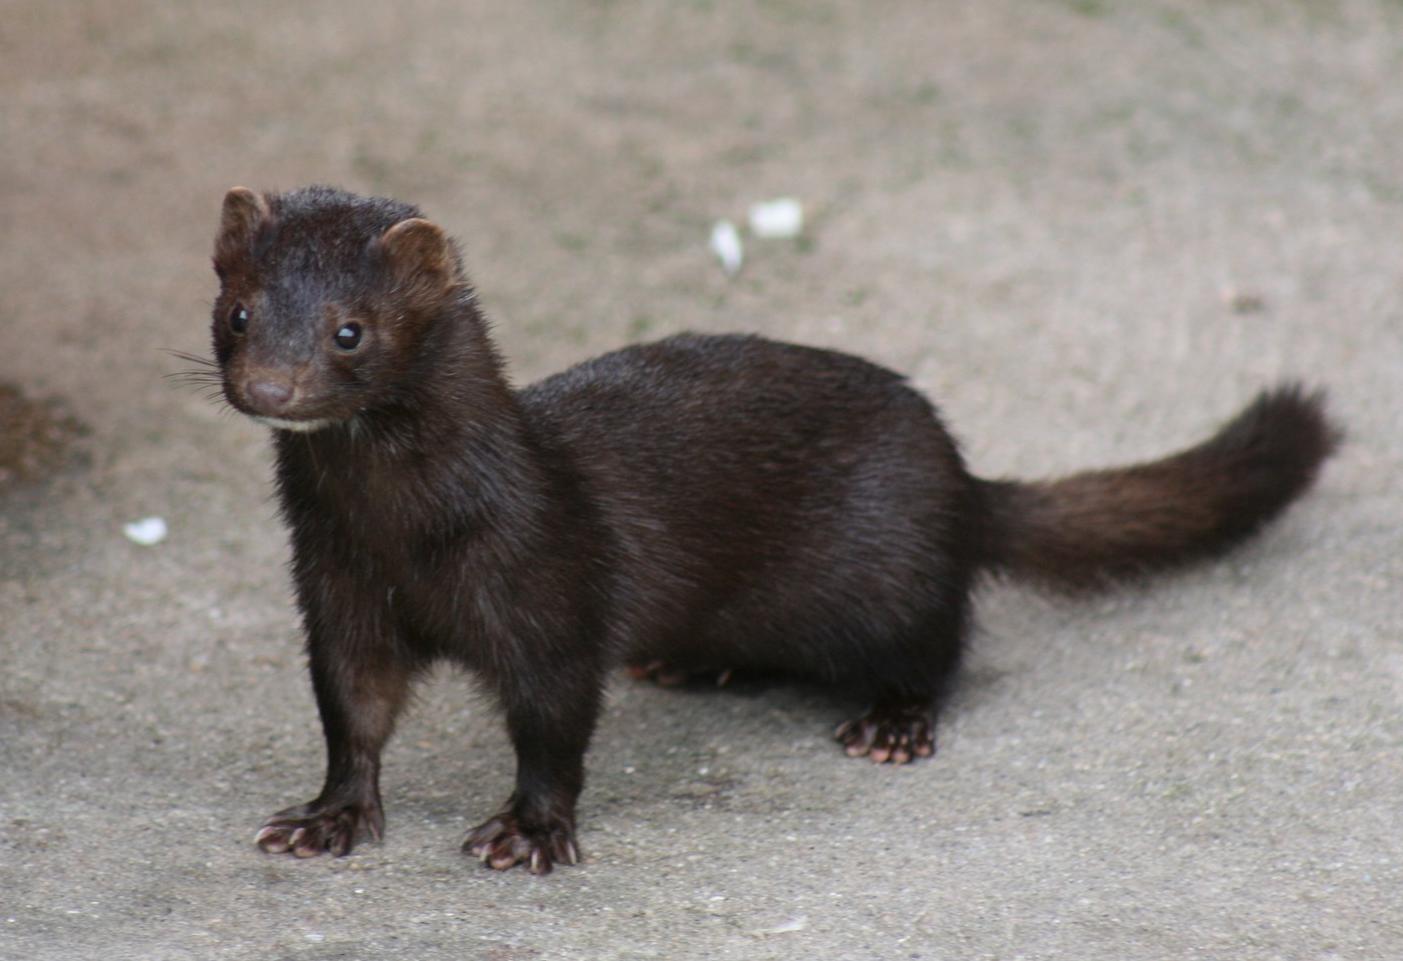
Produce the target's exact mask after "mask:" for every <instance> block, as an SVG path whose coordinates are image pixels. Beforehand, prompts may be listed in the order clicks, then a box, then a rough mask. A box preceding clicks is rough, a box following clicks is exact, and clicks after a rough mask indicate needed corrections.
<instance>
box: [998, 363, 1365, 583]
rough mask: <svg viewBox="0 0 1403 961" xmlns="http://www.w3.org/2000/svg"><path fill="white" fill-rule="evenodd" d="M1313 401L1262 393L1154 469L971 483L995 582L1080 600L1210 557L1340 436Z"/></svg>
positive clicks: (1309, 475) (1277, 508)
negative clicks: (998, 577) (1002, 579)
mask: <svg viewBox="0 0 1403 961" xmlns="http://www.w3.org/2000/svg"><path fill="white" fill-rule="evenodd" d="M1324 408H1325V402H1324V395H1323V394H1321V393H1319V392H1312V393H1307V392H1306V391H1305V390H1303V389H1302V388H1301V387H1300V386H1299V385H1295V384H1291V385H1286V386H1283V387H1278V388H1276V389H1275V390H1271V391H1267V392H1265V393H1263V394H1261V395H1260V396H1259V397H1258V398H1257V399H1256V400H1254V401H1253V402H1252V403H1251V404H1250V405H1249V406H1248V407H1247V408H1246V409H1245V410H1244V411H1242V413H1240V414H1238V415H1237V416H1236V417H1234V418H1233V419H1232V420H1231V421H1229V422H1228V423H1227V424H1225V425H1224V426H1223V427H1222V428H1221V429H1220V430H1219V431H1218V432H1217V433H1216V434H1214V435H1213V436H1212V437H1211V438H1209V439H1208V440H1206V441H1204V442H1203V443H1201V444H1199V445H1198V446H1197V447H1192V448H1190V449H1188V450H1186V451H1183V452H1182V453H1179V454H1174V455H1172V456H1170V457H1166V458H1164V459H1163V460H1157V461H1152V462H1150V463H1146V464H1137V465H1134V466H1132V467H1121V468H1112V469H1109V470H1097V471H1087V472H1085V473H1081V474H1073V475H1072V476H1070V477H1065V478H1062V479H1060V480H1053V481H1040V482H1032V483H1022V482H1018V481H981V482H980V483H981V485H982V490H983V493H984V496H985V499H986V503H987V505H988V518H989V522H990V523H989V530H988V536H987V539H986V541H985V545H984V546H985V552H984V563H985V566H986V567H987V568H988V569H989V570H992V571H994V572H997V573H1004V574H1008V575H1011V576H1015V577H1020V578H1027V579H1029V580H1032V581H1036V582H1038V583H1040V584H1042V585H1043V586H1046V587H1051V588H1054V589H1057V590H1062V591H1083V590H1088V589H1091V588H1095V587H1099V586H1102V585H1106V584H1108V583H1110V582H1113V581H1117V580H1124V579H1127V578H1134V577H1136V576H1138V575H1141V574H1145V573H1149V572H1152V571H1156V570H1162V569H1164V568H1169V567H1175V566H1178V565H1180V564H1184V563H1187V562H1189V561H1193V560H1196V559H1199V558H1203V557H1210V556H1213V555H1215V554H1218V553H1221V552H1223V551H1225V550H1227V549H1228V548H1230V547H1232V546H1233V545H1234V544H1237V543H1238V542H1239V541H1241V540H1243V539H1245V538H1246V537H1248V536H1249V535H1250V534H1252V533H1253V532H1254V531H1256V530H1257V529H1258V528H1259V527H1261V526H1262V525H1263V524H1264V523H1266V522H1267V521H1269V520H1271V519H1272V518H1273V517H1275V516H1276V515H1277V514H1279V513H1281V511H1282V510H1284V509H1285V508H1286V506H1287V505H1288V504H1290V503H1291V502H1292V501H1293V500H1295V499H1296V498H1297V497H1299V496H1300V495H1301V494H1302V493H1304V492H1305V490H1306V489H1307V488H1308V487H1310V485H1311V482H1312V481H1314V480H1315V475H1316V472H1317V470H1318V469H1319V467H1320V465H1321V463H1322V462H1323V461H1324V460H1325V459H1326V458H1327V457H1329V456H1330V454H1331V453H1332V452H1333V451H1334V450H1335V447H1336V446H1337V444H1338V442H1339V438H1340V434H1339V432H1338V431H1337V430H1336V429H1335V427H1334V426H1332V425H1331V423H1330V421H1329V419H1328V418H1327V417H1326V415H1325V409H1324Z"/></svg>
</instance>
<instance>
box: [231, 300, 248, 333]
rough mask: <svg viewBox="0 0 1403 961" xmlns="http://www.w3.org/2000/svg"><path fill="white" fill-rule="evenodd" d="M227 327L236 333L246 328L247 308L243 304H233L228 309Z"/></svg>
mask: <svg viewBox="0 0 1403 961" xmlns="http://www.w3.org/2000/svg"><path fill="white" fill-rule="evenodd" d="M229 329H230V330H231V331H233V332H234V333H236V334H242V333H243V332H244V331H246V330H248V309H247V308H246V307H244V305H243V304H235V305H234V308H233V309H232V310H230V311H229Z"/></svg>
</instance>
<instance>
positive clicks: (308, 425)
mask: <svg viewBox="0 0 1403 961" xmlns="http://www.w3.org/2000/svg"><path fill="white" fill-rule="evenodd" d="M253 419H254V420H256V421H258V422H259V423H260V424H262V425H263V426H264V427H271V428H273V429H274V430H295V431H297V432H298V433H300V434H310V433H311V432H312V431H314V430H321V429H322V428H323V427H330V426H331V425H332V424H333V423H335V422H334V421H330V420H283V419H282V418H281V417H254V418H253Z"/></svg>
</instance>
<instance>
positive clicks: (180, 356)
mask: <svg viewBox="0 0 1403 961" xmlns="http://www.w3.org/2000/svg"><path fill="white" fill-rule="evenodd" d="M160 350H161V353H163V354H169V355H170V356H172V357H174V358H176V359H177V360H183V361H185V362H186V363H188V364H198V365H200V366H201V367H210V368H213V369H214V370H218V369H219V362H218V361H216V360H215V359H214V358H213V357H205V356H203V355H201V354H191V353H188V352H186V351H183V350H172V349H171V348H169V347H162V348H160Z"/></svg>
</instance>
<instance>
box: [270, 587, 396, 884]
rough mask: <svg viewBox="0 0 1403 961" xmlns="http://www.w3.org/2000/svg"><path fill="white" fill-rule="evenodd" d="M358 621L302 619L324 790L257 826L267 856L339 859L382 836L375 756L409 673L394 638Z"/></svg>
mask: <svg viewBox="0 0 1403 961" xmlns="http://www.w3.org/2000/svg"><path fill="white" fill-rule="evenodd" d="M363 613H366V615H367V616H366V617H365V618H364V619H363V620H361V621H360V622H359V623H357V622H355V621H354V620H352V619H346V618H338V619H337V620H338V621H339V622H340V623H339V624H336V625H332V624H328V623H327V622H326V621H324V620H323V619H322V618H321V617H318V616H308V618H307V623H308V653H309V655H310V658H309V660H310V666H311V673H312V687H313V690H314V691H315V692H316V697H317V708H318V710H319V712H320V713H321V720H322V733H323V734H324V735H325V737H326V754H327V766H326V782H325V784H324V785H323V787H322V790H321V793H320V794H318V795H317V796H316V797H315V798H313V799H312V800H311V801H308V802H307V803H306V804H299V805H296V806H294V807H290V808H286V809H284V810H281V811H278V812H277V813H276V814H274V815H273V816H272V817H270V818H269V819H268V820H267V822H266V823H265V824H264V825H263V828H262V830H260V831H259V832H258V835H257V837H256V838H255V842H256V843H257V844H258V846H259V847H260V848H262V849H263V850H264V851H267V852H269V853H270V854H279V853H282V852H291V853H292V854H294V855H295V856H297V857H299V858H308V857H315V856H316V855H318V854H321V853H323V852H330V853H331V854H333V855H336V856H338V857H339V856H341V855H344V854H347V853H349V852H350V850H351V848H352V847H353V846H354V845H355V843H356V841H358V840H360V839H361V838H362V837H365V836H369V837H372V838H374V839H376V840H379V838H380V837H381V835H382V834H383V832H384V830H385V815H384V813H383V811H382V809H381V806H380V753H381V751H382V750H383V748H384V746H385V742H386V741H387V740H389V737H390V733H391V732H392V731H393V730H394V725H395V720H396V718H397V717H398V716H399V714H400V711H401V710H402V709H403V707H404V704H405V701H406V699H407V697H408V693H409V682H410V676H411V670H410V665H409V663H408V658H407V656H406V655H404V654H403V652H401V651H398V650H397V648H396V639H395V638H394V636H393V634H392V633H390V632H389V630H388V629H385V630H377V629H375V628H376V627H378V626H379V625H380V623H381V622H380V619H379V618H376V617H374V616H373V615H370V614H369V613H368V612H363Z"/></svg>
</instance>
